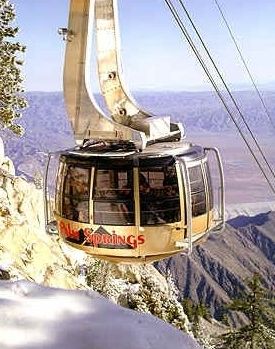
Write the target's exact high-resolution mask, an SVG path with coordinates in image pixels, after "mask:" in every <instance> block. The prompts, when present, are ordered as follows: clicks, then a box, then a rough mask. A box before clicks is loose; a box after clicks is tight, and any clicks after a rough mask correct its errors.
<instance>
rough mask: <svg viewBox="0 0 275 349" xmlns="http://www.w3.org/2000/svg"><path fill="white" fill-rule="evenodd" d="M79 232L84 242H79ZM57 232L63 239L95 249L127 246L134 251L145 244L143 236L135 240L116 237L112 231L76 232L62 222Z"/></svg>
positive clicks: (68, 224) (86, 229)
mask: <svg viewBox="0 0 275 349" xmlns="http://www.w3.org/2000/svg"><path fill="white" fill-rule="evenodd" d="M80 231H82V236H83V235H84V241H80ZM59 232H60V234H61V235H62V237H63V238H65V239H66V238H69V239H74V240H76V241H79V243H80V244H83V245H85V242H86V243H88V244H91V245H92V246H94V247H97V248H100V247H102V248H115V246H117V248H119V246H126V245H128V246H131V247H132V248H134V249H136V248H137V247H138V246H139V245H142V244H144V243H145V236H144V235H138V237H137V238H136V237H135V236H134V235H128V236H124V235H118V234H116V232H115V231H114V230H113V231H112V234H108V233H104V232H100V233H99V232H97V231H95V232H94V231H93V229H91V228H85V229H84V230H83V229H79V230H77V229H73V228H72V227H71V224H70V223H65V222H64V221H60V222H59ZM99 245H103V246H99ZM104 245H107V246H104ZM108 245H109V246H108Z"/></svg>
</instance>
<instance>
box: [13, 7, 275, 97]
mask: <svg viewBox="0 0 275 349" xmlns="http://www.w3.org/2000/svg"><path fill="white" fill-rule="evenodd" d="M12 2H13V3H15V5H16V9H17V17H18V19H17V21H18V24H19V26H20V28H21V33H20V40H21V41H22V42H23V43H24V44H25V45H26V46H27V52H26V55H25V76H26V82H25V86H26V89H27V90H28V91H31V90H36V91H38V90H39V91H57V90H61V89H62V65H63V55H64V42H63V41H62V39H61V37H60V36H58V34H57V28H58V27H64V26H66V25H67V17H68V7H69V1H68V0H12ZM219 2H220V4H221V6H222V8H223V10H224V12H225V13H226V15H227V19H228V21H229V22H230V24H231V27H232V29H233V31H234V33H235V34H236V38H237V40H238V42H239V45H240V47H241V48H242V50H243V54H244V55H245V57H247V60H248V63H249V66H250V68H251V70H252V72H253V74H254V76H255V79H256V80H257V82H258V83H260V84H263V83H269V82H272V81H275V64H274V62H275V20H274V16H275V1H274V0H219ZM184 3H185V4H186V6H187V8H188V9H189V11H190V13H191V15H192V17H193V19H194V21H195V22H196V24H197V25H198V28H199V30H200V32H201V34H202V36H203V37H204V39H205V41H206V42H207V44H208V45H209V48H210V51H211V52H212V53H213V55H214V57H215V60H216V62H217V64H218V65H219V66H220V67H221V69H222V71H223V74H224V76H225V77H226V79H227V81H228V82H229V83H232V84H245V83H248V78H247V77H246V75H245V72H244V70H243V68H242V66H241V64H240V61H239V59H238V56H237V53H236V50H235V49H234V47H233V45H232V42H231V40H230V38H229V35H228V32H227V31H226V29H225V27H224V25H223V23H222V21H221V17H220V15H219V13H218V11H217V8H216V7H215V4H214V0H186V1H184ZM119 8H120V10H121V11H120V19H121V23H120V27H121V36H122V50H121V51H122V58H123V70H124V73H125V77H126V80H127V82H128V84H129V86H130V88H131V89H132V90H141V89H154V90H187V89H193V88H195V87H204V88H207V87H208V83H207V79H206V78H205V76H204V73H203V71H202V69H201V68H200V66H199V64H198V63H197V61H196V60H195V58H194V55H193V53H192V52H191V50H190V48H189V46H188V44H187V43H186V42H185V40H184V39H183V37H182V36H181V34H180V32H179V29H178V28H177V27H176V25H175V23H174V21H173V19H172V17H171V14H170V13H169V11H168V9H167V6H166V5H165V2H164V0H119ZM186 23H187V22H186ZM209 88H210V86H209Z"/></svg>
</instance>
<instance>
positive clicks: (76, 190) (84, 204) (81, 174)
mask: <svg viewBox="0 0 275 349" xmlns="http://www.w3.org/2000/svg"><path fill="white" fill-rule="evenodd" d="M64 175H65V177H64V184H63V202H62V214H61V215H62V217H64V218H67V219H71V220H74V221H78V222H83V223H89V188H90V169H88V168H82V167H79V166H75V165H67V167H66V168H65V171H64Z"/></svg>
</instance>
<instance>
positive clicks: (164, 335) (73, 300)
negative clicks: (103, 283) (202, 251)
mask: <svg viewBox="0 0 275 349" xmlns="http://www.w3.org/2000/svg"><path fill="white" fill-rule="evenodd" d="M0 348H1V349H11V348H12V349H168V348H169V349H170V348H171V349H199V348H200V347H199V346H198V344H196V342H195V340H194V339H193V338H191V337H190V336H188V335H187V334H185V333H183V332H180V331H178V330H177V329H175V328H174V327H172V326H171V325H168V324H166V323H165V322H163V321H161V320H159V319H157V318H155V317H153V316H151V315H149V314H143V313H137V312H134V311H132V310H129V309H125V308H122V307H120V306H117V305H115V304H114V303H112V302H110V301H108V300H107V299H105V298H104V297H102V296H100V295H99V294H98V293H96V292H93V291H71V290H64V289H55V288H47V287H43V286H40V285H37V284H35V283H31V282H28V281H22V280H21V281H16V282H9V281H1V282H0Z"/></svg>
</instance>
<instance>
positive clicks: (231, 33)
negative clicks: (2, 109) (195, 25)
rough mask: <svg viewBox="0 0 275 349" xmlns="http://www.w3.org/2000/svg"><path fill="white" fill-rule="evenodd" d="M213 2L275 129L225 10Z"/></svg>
mask: <svg viewBox="0 0 275 349" xmlns="http://www.w3.org/2000/svg"><path fill="white" fill-rule="evenodd" d="M213 1H214V3H215V4H216V6H217V8H218V10H219V12H220V15H221V17H222V19H223V21H224V23H225V25H226V27H227V29H228V32H229V35H230V37H231V39H232V41H233V43H234V45H235V47H236V49H237V51H238V53H239V56H240V59H241V61H242V62H243V65H244V67H245V70H246V72H247V74H248V76H249V78H250V81H251V83H252V85H253V86H254V89H255V91H256V93H257V95H258V97H259V99H260V101H261V103H262V106H263V108H264V110H265V113H266V115H267V118H268V120H269V122H270V123H271V125H272V127H273V128H274V129H275V123H274V121H273V120H272V118H271V115H270V113H269V110H268V108H267V106H266V104H265V101H264V99H263V96H262V94H261V92H260V90H259V88H258V86H257V84H256V81H255V79H254V77H253V75H252V73H251V71H250V69H249V67H248V64H247V62H246V60H245V58H244V56H243V54H242V52H241V49H240V47H239V45H238V43H237V40H236V39H235V37H234V34H233V31H232V29H231V27H230V25H229V23H228V21H227V19H226V17H225V14H224V12H223V10H222V8H221V6H220V4H219V2H218V0H213Z"/></svg>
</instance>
